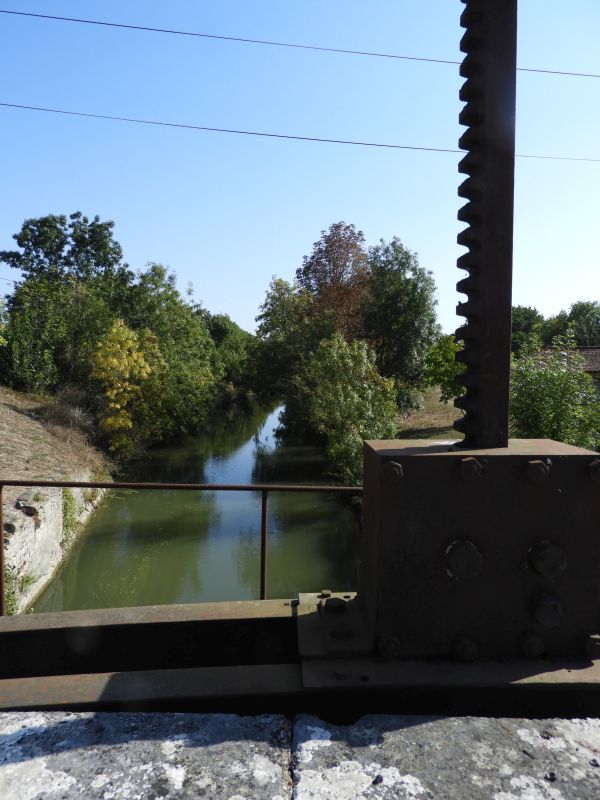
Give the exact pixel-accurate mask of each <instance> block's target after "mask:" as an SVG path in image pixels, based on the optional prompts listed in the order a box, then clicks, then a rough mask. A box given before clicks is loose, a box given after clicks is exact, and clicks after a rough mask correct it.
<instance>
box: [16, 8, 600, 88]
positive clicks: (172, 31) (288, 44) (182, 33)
mask: <svg viewBox="0 0 600 800" xmlns="http://www.w3.org/2000/svg"><path fill="white" fill-rule="evenodd" d="M0 14H11V15H14V16H18V17H34V18H36V19H46V20H54V21H56V22H76V23H79V24H82V25H98V26H102V27H105V28H121V29H124V30H132V31H143V32H146V33H166V34H170V35H174V36H193V37H196V38H200V39H217V40H221V41H225V42H239V43H243V44H259V45H267V46H269V47H288V48H293V49H295V50H317V51H320V52H322V53H341V54H343V55H352V56H368V57H370V58H391V59H396V60H400V61H424V62H427V63H430V64H456V65H458V64H460V63H461V62H460V61H453V60H450V59H445V58H425V57H424V56H407V55H400V54H398V53H378V52H376V51H372V50H350V49H346V48H343V47H321V46H318V45H312V44H297V43H294V42H276V41H273V40H270V39H248V38H244V37H241V36H225V35H222V34H216V33H200V32H198V31H181V30H176V29H173V28H153V27H150V26H149V25H128V24H126V23H124V22H106V21H104V20H98V19H83V18H79V17H59V16H56V15H52V14H36V13H33V12H31V11H12V10H10V9H4V8H0ZM517 70H518V71H520V72H537V73H541V74H544V75H566V76H569V77H572V78H600V74H596V73H593V72H570V71H567V70H558V69H539V68H534V67H517Z"/></svg>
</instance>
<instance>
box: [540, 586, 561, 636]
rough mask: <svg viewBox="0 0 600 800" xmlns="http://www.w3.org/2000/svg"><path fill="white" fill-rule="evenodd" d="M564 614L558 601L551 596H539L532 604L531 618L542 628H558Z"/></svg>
mask: <svg viewBox="0 0 600 800" xmlns="http://www.w3.org/2000/svg"><path fill="white" fill-rule="evenodd" d="M564 613H565V610H564V608H563V605H562V603H561V602H560V600H558V598H556V597H553V596H552V595H551V594H543V595H540V596H539V597H538V598H536V600H535V601H534V603H533V616H534V618H535V620H536V622H538V623H539V624H540V625H542V626H543V627H544V628H558V626H559V625H560V623H561V622H562V618H563V616H564Z"/></svg>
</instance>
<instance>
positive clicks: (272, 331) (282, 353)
mask: <svg viewBox="0 0 600 800" xmlns="http://www.w3.org/2000/svg"><path fill="white" fill-rule="evenodd" d="M256 321H257V322H258V323H259V324H258V329H257V332H256V335H257V347H256V351H255V370H256V377H255V381H254V382H255V389H256V391H257V393H258V394H260V395H261V396H263V397H265V398H266V399H275V398H276V399H280V400H281V399H283V398H284V397H285V396H286V395H287V394H288V393H289V389H290V382H291V380H292V377H293V376H294V374H295V373H296V372H297V371H298V368H299V365H301V364H302V363H303V362H304V361H305V360H306V359H307V358H308V357H309V356H310V355H311V354H312V353H314V351H315V350H316V348H317V346H318V344H319V342H320V341H321V340H322V339H325V338H327V337H329V336H331V334H332V333H333V330H334V328H333V321H332V319H331V314H329V313H325V314H321V313H319V312H318V310H317V307H316V300H315V298H314V296H313V295H312V294H311V293H310V292H308V291H307V290H306V289H302V288H301V287H300V286H299V285H298V284H297V283H296V284H291V283H289V282H288V281H284V280H282V279H281V278H273V280H272V281H271V284H270V286H269V290H268V292H267V296H266V298H265V302H264V303H263V304H262V305H261V307H260V314H259V315H258V316H257V318H256Z"/></svg>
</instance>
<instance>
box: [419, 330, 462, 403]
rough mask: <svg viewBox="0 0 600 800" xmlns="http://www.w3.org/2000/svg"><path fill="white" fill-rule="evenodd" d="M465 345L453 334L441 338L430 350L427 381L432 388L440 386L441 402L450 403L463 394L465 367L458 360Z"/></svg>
mask: <svg viewBox="0 0 600 800" xmlns="http://www.w3.org/2000/svg"><path fill="white" fill-rule="evenodd" d="M462 348H463V343H462V342H460V341H458V342H457V341H456V339H455V337H454V335H453V334H446V335H442V336H440V337H439V338H438V339H437V341H436V342H435V344H433V345H432V346H431V347H430V348H429V352H428V353H427V356H426V358H425V380H426V382H427V383H428V384H429V385H430V386H439V388H440V402H442V403H448V401H449V400H453V399H454V398H455V397H459V396H460V395H461V394H462V393H463V386H462V383H461V381H460V376H461V374H462V373H463V372H464V370H465V367H464V365H463V364H461V363H460V361H457V360H456V354H457V353H458V352H459V351H460V350H462Z"/></svg>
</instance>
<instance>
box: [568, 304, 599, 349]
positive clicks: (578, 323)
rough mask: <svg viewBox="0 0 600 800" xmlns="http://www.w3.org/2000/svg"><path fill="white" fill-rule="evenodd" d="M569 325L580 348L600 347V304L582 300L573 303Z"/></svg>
mask: <svg viewBox="0 0 600 800" xmlns="http://www.w3.org/2000/svg"><path fill="white" fill-rule="evenodd" d="M568 324H569V325H570V326H571V328H572V330H573V334H574V336H575V340H576V342H577V345H578V347H600V302H598V301H593V302H589V301H588V302H586V301H584V300H580V301H579V302H577V303H573V305H572V306H571V309H570V311H569V317H568Z"/></svg>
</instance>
